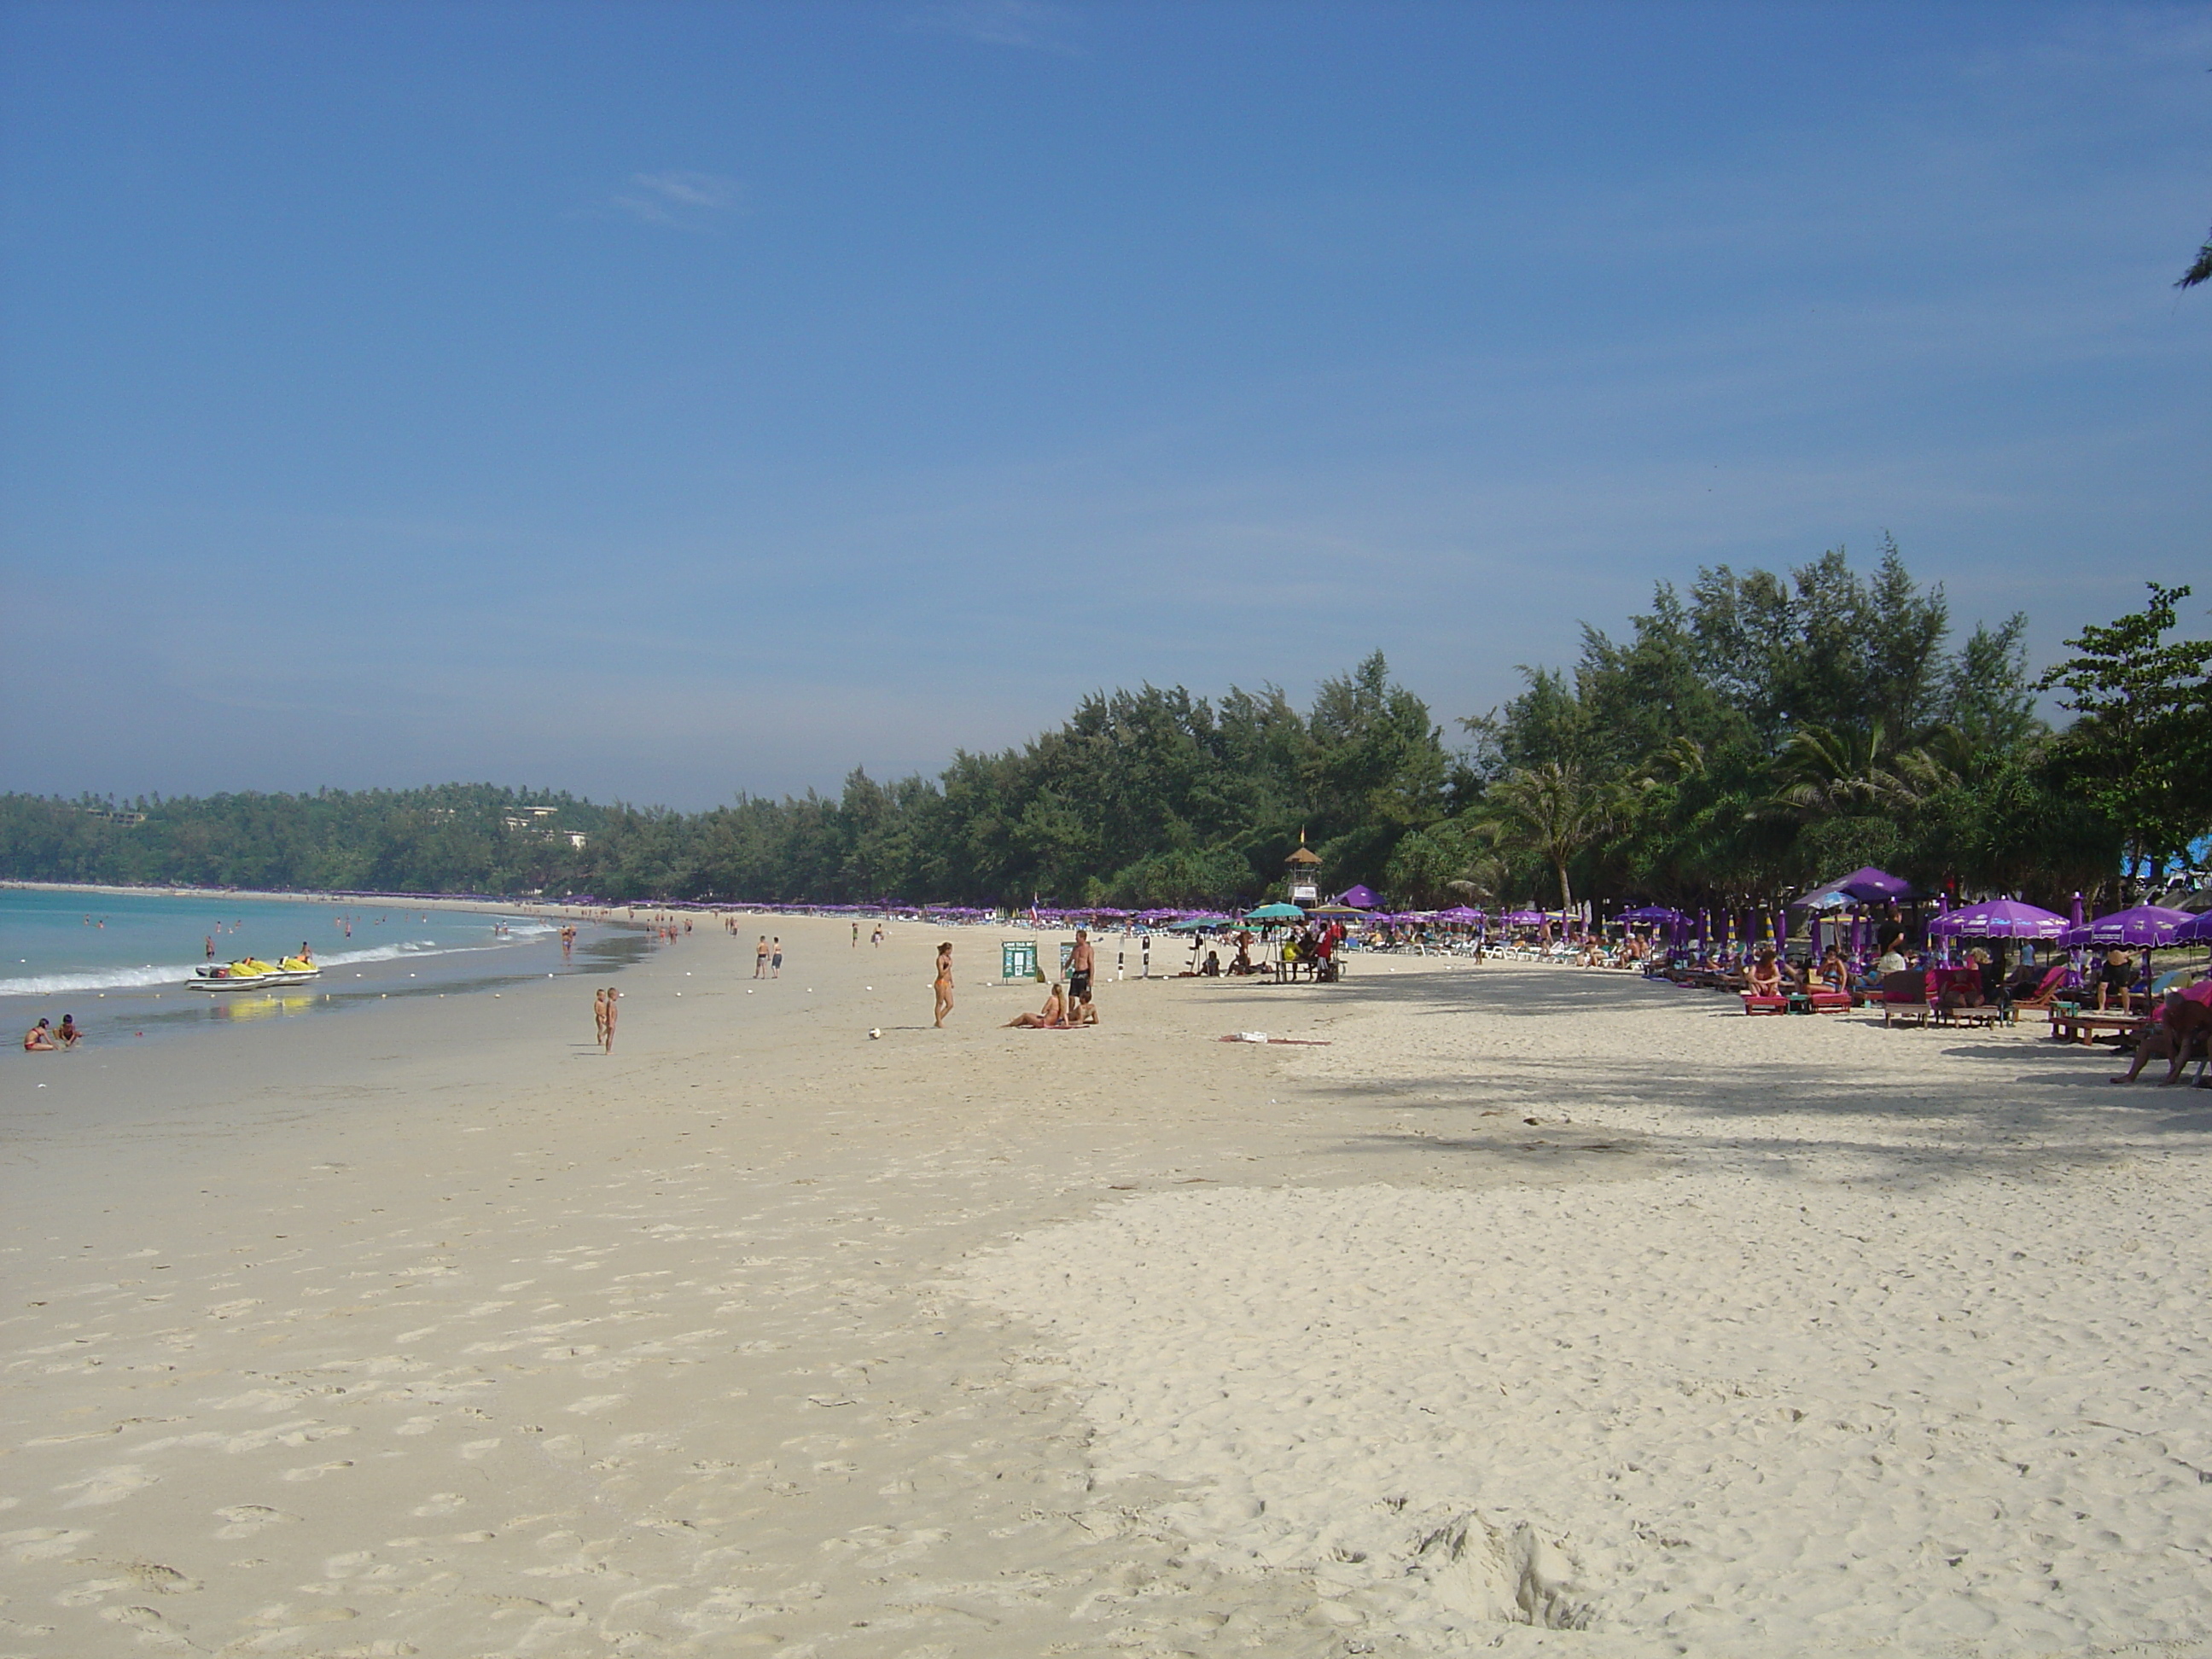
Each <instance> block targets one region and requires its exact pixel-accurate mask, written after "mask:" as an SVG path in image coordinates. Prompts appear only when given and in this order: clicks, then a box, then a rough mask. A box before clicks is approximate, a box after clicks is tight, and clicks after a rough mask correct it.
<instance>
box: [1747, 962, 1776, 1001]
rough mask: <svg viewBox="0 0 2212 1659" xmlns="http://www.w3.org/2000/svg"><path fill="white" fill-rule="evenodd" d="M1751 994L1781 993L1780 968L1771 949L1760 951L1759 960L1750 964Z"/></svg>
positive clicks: (1762, 995)
mask: <svg viewBox="0 0 2212 1659" xmlns="http://www.w3.org/2000/svg"><path fill="white" fill-rule="evenodd" d="M1751 994H1752V995H1753V996H1755V997H1778V996H1780V995H1781V994H1782V969H1781V967H1780V966H1779V965H1778V963H1776V962H1775V960H1774V952H1773V951H1760V952H1759V960H1758V961H1756V962H1754V963H1752V964H1751Z"/></svg>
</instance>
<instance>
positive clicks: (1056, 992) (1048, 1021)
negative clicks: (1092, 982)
mask: <svg viewBox="0 0 2212 1659" xmlns="http://www.w3.org/2000/svg"><path fill="white" fill-rule="evenodd" d="M1006 1026H1007V1029H1009V1030H1012V1029H1014V1028H1017V1027H1018V1028H1020V1029H1021V1030H1029V1031H1051V1030H1066V1028H1067V999H1066V996H1064V995H1063V994H1061V992H1060V987H1059V986H1058V985H1057V984H1054V986H1053V987H1052V989H1051V990H1050V991H1049V992H1048V993H1047V994H1046V996H1045V1000H1044V1007H1043V1009H1042V1011H1041V1012H1037V1013H1034V1014H1016V1015H1015V1016H1014V1017H1013V1018H1012V1019H1010V1020H1008V1021H1007V1022H1006Z"/></svg>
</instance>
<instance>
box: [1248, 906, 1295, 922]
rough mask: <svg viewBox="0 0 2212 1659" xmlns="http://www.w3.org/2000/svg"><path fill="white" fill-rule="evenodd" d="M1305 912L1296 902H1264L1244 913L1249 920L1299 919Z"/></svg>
mask: <svg viewBox="0 0 2212 1659" xmlns="http://www.w3.org/2000/svg"><path fill="white" fill-rule="evenodd" d="M1304 915H1305V912H1304V911H1303V910H1301V909H1299V908H1298V907H1297V905H1295V904H1263V905H1261V907H1260V908H1258V909H1256V910H1248V911H1246V912H1245V913H1244V920H1245V921H1301V920H1303V919H1304Z"/></svg>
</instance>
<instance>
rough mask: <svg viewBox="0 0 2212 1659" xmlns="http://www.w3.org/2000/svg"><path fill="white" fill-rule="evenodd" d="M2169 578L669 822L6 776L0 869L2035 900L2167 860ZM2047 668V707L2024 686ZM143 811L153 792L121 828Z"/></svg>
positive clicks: (1899, 578) (963, 894) (1736, 595)
mask: <svg viewBox="0 0 2212 1659" xmlns="http://www.w3.org/2000/svg"><path fill="white" fill-rule="evenodd" d="M2188 592H2189V590H2188V589H2186V588H2178V589H2172V590H2167V589H2163V588H2158V587H2155V586H2154V588H2153V590H2152V597H2151V602H2150V604H2149V605H2148V606H2147V607H2146V609H2145V610H2144V611H2142V612H2140V613H2138V614H2136V615H2135V616H2132V617H2124V618H2121V619H2120V620H2119V621H2118V622H2116V623H2112V624H2110V625H2106V626H2101V627H2090V628H2087V629H2084V630H2083V631H2082V633H2081V635H2080V636H2079V637H2078V638H2077V639H2075V640H2074V641H2069V648H2071V649H2073V650H2075V652H2076V653H2077V654H2076V655H2075V657H2073V658H2071V659H2069V660H2068V661H2067V662H2065V663H2063V664H2060V665H2057V667H2055V668H2053V669H2052V670H2051V671H2050V672H2049V673H2048V674H2047V675H2045V677H2043V678H2041V679H2038V678H2036V677H2034V676H2033V675H2032V674H2031V672H2030V670H2029V665H2028V664H2027V660H2026V656H2025V653H2024V651H2023V648H2022V646H2021V635H2022V621H2021V618H2020V617H2012V618H2010V619H2008V620H2007V621H2005V622H2003V623H1998V624H1996V625H1995V626H1990V625H1978V626H1977V627H1975V628H1974V629H1972V632H1971V633H1969V634H1968V635H1966V637H1965V638H1964V639H1963V640H1957V641H1954V630H1953V628H1952V623H1951V617H1950V614H1949V610H1948V605H1947V602H1946V600H1945V599H1944V596H1943V594H1942V592H1941V590H1939V589H1929V588H1923V587H1921V586H1918V585H1917V584H1916V583H1915V582H1914V581H1913V580H1912V578H1911V575H1910V574H1909V573H1908V572H1907V571H1906V569H1905V566H1904V563H1903V562H1902V560H1901V559H1900V558H1899V556H1898V555H1897V552H1896V550H1895V549H1894V548H1891V547H1885V548H1884V550H1883V551H1882V554H1881V558H1880V560H1879V561H1878V562H1877V564H1876V566H1875V568H1874V569H1873V571H1871V572H1870V573H1869V574H1863V575H1862V574H1858V573H1857V572H1854V571H1853V570H1852V569H1851V568H1850V564H1849V562H1847V560H1846V559H1845V558H1844V555H1843V554H1842V553H1841V552H1839V551H1838V552H1833V553H1830V554H1827V555H1826V556H1823V557H1822V558H1820V559H1819V560H1816V561H1815V562H1813V563H1812V564H1809V565H1808V566H1806V567H1804V568H1802V569H1798V570H1795V571H1792V572H1790V573H1789V574H1787V575H1777V574H1772V573H1771V572H1767V571H1764V570H1753V571H1750V572H1747V573H1745V574H1736V573H1735V572H1733V571H1731V570H1729V569H1728V568H1725V567H1723V568H1717V569H1712V570H1706V571H1703V572H1701V573H1700V574H1699V580H1697V582H1696V583H1695V584H1694V585H1693V586H1692V587H1691V588H1690V590H1689V591H1688V592H1686V593H1682V592H1677V591H1676V590H1674V588H1672V587H1670V586H1663V585H1662V586H1661V587H1660V588H1659V589H1658V590H1657V592H1656V593H1655V595H1654V597H1653V600H1652V605H1651V607H1650V611H1647V612H1646V613H1644V614H1643V615H1640V616H1638V617H1632V619H1631V620H1630V624H1629V630H1628V633H1627V635H1626V637H1625V638H1620V639H1616V638H1614V637H1613V636H1612V635H1608V634H1607V633H1604V632H1602V631H1600V630H1598V629H1586V630H1585V634H1584V638H1583V651H1582V654H1581V658H1580V660H1579V661H1578V662H1577V664H1576V665H1575V666H1574V668H1573V669H1572V670H1571V671H1554V670H1549V669H1541V668H1531V669H1524V670H1523V671H1522V672H1523V675H1524V677H1525V683H1526V689H1525V690H1523V692H1522V695H1521V696H1518V697H1516V698H1515V699H1514V700H1512V701H1511V702H1509V703H1508V704H1507V705H1506V706H1505V707H1504V708H1500V709H1497V710H1493V711H1492V712H1491V713H1490V714H1485V715H1481V716H1477V717H1473V718H1466V719H1462V720H1460V721H1458V722H1457V731H1456V732H1455V734H1454V737H1453V739H1452V740H1450V741H1448V740H1447V737H1446V733H1445V732H1444V730H1443V728H1442V727H1440V726H1438V725H1437V724H1436V723H1435V721H1434V720H1432V718H1431V713H1430V710H1429V709H1428V708H1427V707H1426V706H1425V704H1424V703H1423V702H1421V700H1420V699H1419V698H1418V697H1416V696H1413V694H1412V693H1411V692H1409V691H1407V690H1405V689H1404V688H1403V687H1402V686H1400V685H1397V684H1394V683H1393V682H1392V681H1391V679H1390V678H1389V669H1388V666H1387V665H1386V664H1385V663H1384V661H1383V658H1382V656H1381V655H1380V654H1379V653H1377V654H1376V655H1374V656H1372V657H1370V658H1369V659H1367V660H1366V661H1364V662H1363V663H1361V664H1360V665H1358V667H1357V668H1356V669H1354V670H1353V671H1351V672H1350V673H1348V674H1346V675H1343V676H1341V677H1340V678H1333V679H1330V680H1328V681H1325V682H1324V683H1323V684H1322V686H1321V688H1320V690H1319V692H1318V693H1317V695H1316V697H1315V700H1314V702H1313V704H1312V706H1311V707H1310V708H1307V709H1305V710H1303V711H1301V710H1299V709H1297V708H1294V707H1292V706H1291V703H1290V702H1289V701H1288V700H1287V699H1286V698H1285V696H1283V694H1282V693H1281V692H1280V691H1279V690H1275V689H1273V688H1272V687H1263V688H1262V689H1261V690H1259V691H1257V692H1249V691H1243V690H1231V691H1230V692H1229V693H1228V694H1227V695H1226V696H1222V697H1219V698H1218V699H1211V700H1209V699H1207V698H1204V697H1200V696H1193V695H1192V694H1191V693H1190V692H1188V691H1187V690H1183V689H1182V688H1181V687H1175V688H1172V689H1162V688H1159V687H1156V686H1150V685H1147V686H1145V687H1143V688H1141V689H1139V690H1134V691H1128V690H1120V691H1115V692H1113V693H1111V694H1103V693H1102V694H1099V695H1097V696H1091V697H1089V698H1087V699H1085V702H1083V703H1082V705H1081V706H1080V707H1079V708H1078V709H1077V710H1076V711H1075V713H1074V714H1073V716H1072V717H1071V718H1070V719H1069V720H1067V721H1066V723H1065V724H1064V725H1062V726H1060V727H1059V728H1058V729H1057V730H1055V731H1052V732H1046V733H1045V734H1043V735H1042V736H1041V737H1039V738H1036V739H1035V740H1034V741H1032V742H1030V743H1029V744H1024V746H1022V747H1021V748H1019V749H1013V750H1006V751H1003V752H1001V753H998V754H971V753H969V752H967V751H964V750H963V751H961V752H959V753H958V754H957V755H956V756H955V757H954V758H953V761H952V763H951V765H950V766H948V767H947V768H946V769H945V771H944V772H943V773H942V774H941V775H939V776H938V777H937V778H934V779H926V778H922V777H919V776H915V777H908V778H903V779H900V780H897V781H891V782H881V781H877V780H875V779H872V778H870V777H868V776H867V775H866V774H865V773H862V772H859V771H855V772H854V773H853V774H852V775H851V776H850V777H848V779H847V780H846V782H845V786H844V788H843V790H842V793H840V794H839V795H838V796H837V797H836V798H835V799H830V798H828V797H824V796H820V795H817V794H815V793H811V792H810V793H808V794H807V795H805V796H804V797H799V798H787V799H782V800H768V799H754V798H748V797H741V798H739V799H738V800H737V801H736V802H735V803H734V804H733V805H728V806H724V807H718V808H715V809H714V810H713V811H706V812H702V813H696V814H684V813H677V812H671V811H665V810H660V809H639V808H635V807H629V806H625V805H611V806H602V805H593V804H592V803H590V802H587V801H582V800H579V799H574V798H573V797H570V796H568V795H556V794H551V793H535V792H531V791H524V790H513V789H503V788H496V787H492V786H489V785H447V786H442V787H437V788H431V789H421V790H404V791H389V790H369V791H359V792H345V791H337V790H324V791H321V792H319V793H315V794H313V795H281V794H279V795H260V794H239V795H218V796H213V797H210V798H207V799H178V800H166V801H165V800H159V799H149V800H144V801H139V802H134V803H131V805H129V806H128V807H127V808H122V809H119V810H118V808H117V804H115V803H112V802H94V801H89V800H87V801H76V802H69V801H61V800H55V799H42V798H37V797H32V796H24V795H10V796H4V797H0V873H4V874H6V875H8V876H10V877H14V878H31V879H46V880H70V881H102V882H126V883H192V884H218V885H234V886H240V887H264V888H291V889H349V890H382V891H422V892H429V891H446V892H455V891H465V892H484V893H500V894H520V893H526V892H544V893H549V894H553V895H561V894H568V893H591V894H595V895H597V896H601V897H605V898H622V899H629V898H643V897H653V896H659V897H670V898H678V897H683V898H697V897H709V896H712V897H722V898H735V899H788V900H795V901H816V902H840V901H846V902H849V901H859V900H867V899H874V898H884V897H891V898H899V899H906V900H925V901H935V902H956V903H957V902H970V903H1012V904H1022V903H1026V902H1030V901H1031V900H1040V901H1042V902H1064V903H1074V902H1097V903H1108V902H1119V903H1125V904H1172V903H1181V902H1212V901H1220V902H1226V901H1230V900H1235V899H1248V898H1253V897H1256V896H1260V895H1261V894H1262V893H1263V892H1266V891H1267V890H1269V889H1270V888H1271V887H1272V886H1273V884H1275V882H1276V881H1277V879H1278V878H1279V874H1280V872H1281V871H1282V868H1283V860H1284V859H1285V855H1286V854H1288V853H1289V852H1290V850H1291V848H1293V847H1295V846H1296V845H1297V842H1298V841H1299V838H1300V836H1302V835H1303V836H1305V837H1306V838H1307V839H1308V840H1309V841H1310V843H1311V844H1312V845H1313V846H1314V847H1315V848H1316V849H1317V850H1318V851H1319V852H1320V853H1321V854H1322V856H1323V858H1324V860H1325V864H1324V866H1323V867H1324V872H1325V879H1326V881H1327V882H1328V884H1329V885H1331V886H1332V887H1336V888H1341V887H1343V886H1346V885H1349V884H1351V883H1352V882H1354V881H1365V882H1367V883H1369V884H1372V885H1375V886H1377V887H1380V888H1383V890H1386V891H1387V892H1389V893H1390V894H1391V895H1392V896H1394V897H1395V898H1397V899H1399V900H1401V901H1403V902H1408V903H1429V902H1451V901H1452V900H1453V899H1455V898H1474V899H1478V900H1490V899H1504V900H1513V901H1526V900H1529V899H1537V900H1541V901H1543V902H1551V903H1556V902H1560V901H1561V900H1562V899H1566V900H1569V901H1571V900H1573V899H1575V898H1578V897H1580V896H1584V895H1587V894H1592V893H1595V894H1597V895H1600V896H1607V897H1625V896H1635V897H1639V898H1651V899H1661V900H1667V901H1670V902H1678V903H1689V904H1697V903H1710V902H1729V901H1741V900H1747V899H1753V898H1758V897H1765V896H1775V895H1778V894H1781V893H1783V892H1785V891H1790V890H1795V889H1797V888H1799V887H1802V886H1803V885H1804V884H1808V883H1809V882H1811V881H1814V880H1815V879H1818V878H1820V877H1821V876H1823V875H1826V874H1834V873H1837V872H1841V871H1844V870H1847V869H1850V868H1852V867H1855V866H1858V865H1861V864H1869V863H1871V864H1878V865H1881V866H1884V867H1885V868H1887V869H1891V870H1893V871H1895V872H1899V873H1900V874H1904V875H1906V876H1909V877H1911V878H1914V879H1916V880H1917V881H1919V882H1922V883H1923V884H1929V885H1934V884H1940V883H1955V884H1958V886H1959V887H1960V890H1962V891H1976V892H1988V891H2005V892H2011V893H2017V894H2021V895H2022V896H2027V897H2031V898H2036V897H2040V898H2043V899H2045V900H2051V899H2056V898H2058V897H2060V896H2063V895H2064V894H2066V893H2069V892H2070V891H2072V890H2075V889H2076V888H2080V889H2081V890H2085V891H2089V892H2095V891H2096V890H2098V889H2100V887H2101V888H2104V889H2105V890H2106V891H2107V892H2108V893H2109V892H2110V891H2111V890H2112V889H2113V887H2114V884H2115V883H2116V882H2117V880H2118V878H2119V876H2120V875H2121V873H2122V872H2123V870H2124V869H2128V870H2134V869H2142V870H2143V871H2145V872H2148V873H2151V874H2153V875H2162V874H2164V873H2165V872H2166V869H2167V868H2169V867H2170V866H2172V865H2173V863H2174V861H2175V860H2179V859H2180V858H2181V857H2183V856H2184V855H2185V849H2186V848H2188V847H2189V845H2190V844H2191V842H2193V841H2196V840H2197V839H2198V838H2200V837H2202V836H2204V835H2205V834H2206V833H2207V832H2208V830H2212V744H2208V741H2207V739H2208V736H2212V702H2208V690H2207V686H2208V682H2207V679H2206V675H2205V667H2206V664H2207V661H2208V659H2212V644H2206V643H2203V642H2192V641H2180V642H2171V641H2167V640H2166V635H2168V634H2169V633H2171V632H2172V630H2173V629H2175V628H2176V627H2177V626H2178V622H2179V612H2178V610H2177V606H2178V605H2179V601H2180V600H2182V599H2185V598H2186V597H2187V596H2188ZM2047 689H2057V690H2061V691H2062V692H2063V697H2062V703H2063V706H2064V707H2065V708H2068V709H2069V711H2071V712H2072V713H2073V714H2074V715H2075V718H2074V720H2073V721H2072V723H2071V724H2070V725H2069V726H2068V727H2067V728H2066V729H2064V730H2063V731H2054V730H2052V729H2051V728H2050V727H2049V726H2046V725H2045V722H2044V721H2043V720H2041V719H2039V716H2038V715H2037V714H2036V712H2035V701H2036V696H2037V695H2038V693H2039V690H2047ZM139 814H143V818H140V817H138V815H139Z"/></svg>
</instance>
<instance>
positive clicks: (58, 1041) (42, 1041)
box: [23, 1014, 84, 1054]
mask: <svg viewBox="0 0 2212 1659" xmlns="http://www.w3.org/2000/svg"><path fill="white" fill-rule="evenodd" d="M83 1035H84V1033H83V1032H82V1031H81V1030H78V1029H77V1024H76V1015H75V1014H64V1015H63V1016H62V1027H61V1030H58V1031H57V1030H54V1029H53V1027H52V1024H49V1023H48V1022H47V1021H46V1020H43V1019H42V1020H40V1022H39V1023H38V1024H36V1025H33V1027H32V1028H31V1029H30V1030H27V1031H26V1032H24V1033H23V1051H24V1052H25V1053H26V1054H54V1053H57V1052H58V1051H59V1050H61V1049H64V1048H76V1045H77V1040H78V1039H79V1038H80V1037H82V1036H83Z"/></svg>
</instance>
